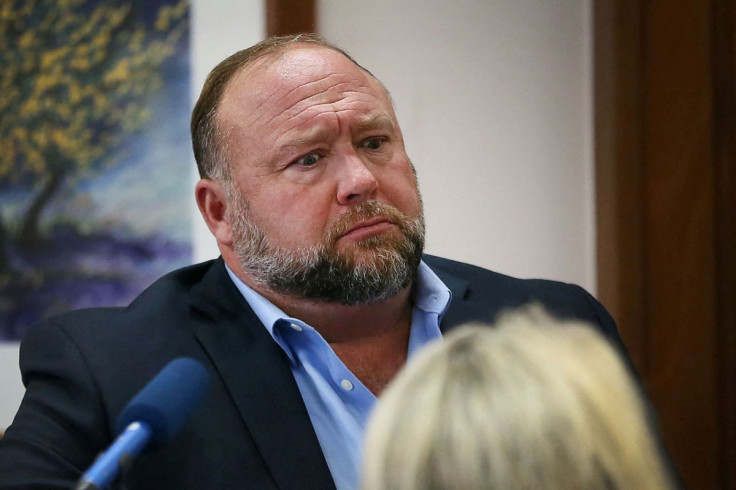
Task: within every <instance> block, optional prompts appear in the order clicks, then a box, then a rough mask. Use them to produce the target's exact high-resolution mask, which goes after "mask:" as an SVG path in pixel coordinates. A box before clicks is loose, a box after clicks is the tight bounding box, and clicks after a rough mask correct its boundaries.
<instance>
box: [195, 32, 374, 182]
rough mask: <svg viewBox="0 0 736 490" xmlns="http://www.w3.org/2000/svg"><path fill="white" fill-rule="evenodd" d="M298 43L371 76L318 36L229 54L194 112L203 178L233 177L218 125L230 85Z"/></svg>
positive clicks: (279, 39)
mask: <svg viewBox="0 0 736 490" xmlns="http://www.w3.org/2000/svg"><path fill="white" fill-rule="evenodd" d="M297 43H304V44H316V45H318V46H322V47H325V48H328V49H332V50H334V51H337V52H339V53H341V54H343V55H344V56H346V57H347V58H348V59H349V60H350V61H352V62H353V63H355V64H356V65H357V66H358V67H359V68H361V69H362V70H365V71H366V72H367V73H369V74H370V72H369V71H368V70H366V69H365V68H363V67H362V66H360V64H358V63H357V62H356V61H355V60H354V59H353V58H352V57H351V56H350V55H348V54H347V53H346V52H345V51H343V50H342V49H340V48H338V47H337V46H335V45H333V44H330V43H329V42H328V41H327V40H325V39H324V38H322V37H320V36H318V35H317V34H293V35H288V36H274V37H269V38H268V39H265V40H263V41H261V42H259V43H258V44H255V45H253V46H251V47H249V48H246V49H243V50H241V51H238V52H237V53H234V54H232V55H230V56H229V57H227V58H226V59H225V60H223V61H222V62H220V63H219V64H218V65H217V66H216V67H215V68H213V69H212V71H211V72H210V73H209V75H208V76H207V80H205V82H204V86H203V87H202V92H201V93H200V95H199V99H198V100H197V103H196V104H195V106H194V110H193V111H192V121H191V132H192V148H193V150H194V159H195V160H196V162H197V170H198V171H199V176H200V177H201V178H203V179H224V180H227V179H228V178H229V175H230V171H229V168H228V165H227V158H226V152H225V151H224V149H225V141H222V140H221V135H220V133H219V128H218V124H217V109H218V106H219V104H220V100H222V95H223V93H224V92H225V88H226V87H227V85H228V82H230V80H232V78H233V76H234V75H235V74H237V73H239V72H240V71H241V70H243V69H244V68H245V67H247V66H248V65H250V64H252V63H253V62H254V61H256V60H257V59H260V58H262V57H264V56H269V55H273V54H276V53H279V52H282V51H285V50H286V49H287V48H288V47H289V46H291V45H293V44H297ZM371 76H372V75H371Z"/></svg>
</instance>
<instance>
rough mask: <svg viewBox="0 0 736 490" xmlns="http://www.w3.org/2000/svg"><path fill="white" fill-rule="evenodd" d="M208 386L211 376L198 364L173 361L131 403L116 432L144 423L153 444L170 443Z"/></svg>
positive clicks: (193, 361)
mask: <svg viewBox="0 0 736 490" xmlns="http://www.w3.org/2000/svg"><path fill="white" fill-rule="evenodd" d="M209 386H210V377H209V374H207V370H206V369H205V368H204V366H202V364H201V363H200V362H199V361H195V360H194V359H191V358H188V357H180V358H178V359H174V360H173V361H171V362H170V363H168V364H167V365H166V366H165V367H164V368H163V369H162V370H161V372H160V373H158V374H157V375H156V377H155V378H153V380H151V382H150V383H148V384H147V385H146V386H145V387H144V388H143V389H142V390H141V391H140V392H138V394H137V395H136V396H135V397H134V398H133V399H132V400H131V401H130V402H128V404H127V405H126V406H125V408H124V409H123V411H122V412H121V413H120V415H119V416H118V419H117V422H116V424H115V430H116V432H117V433H118V434H119V433H121V432H122V431H124V430H125V428H126V427H127V426H128V425H129V424H131V423H132V422H144V423H146V424H147V425H148V426H149V427H150V429H151V442H152V443H153V444H162V443H164V442H167V441H168V440H170V439H171V438H172V437H173V436H174V434H175V433H176V432H177V431H178V430H179V429H180V428H181V426H182V425H184V422H185V421H186V419H187V418H188V417H189V416H190V415H191V414H192V413H193V412H194V409H195V408H196V407H197V405H198V404H199V402H200V401H201V400H202V398H203V397H204V395H205V393H206V392H207V390H208V389H209Z"/></svg>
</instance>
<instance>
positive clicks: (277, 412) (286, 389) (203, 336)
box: [192, 259, 335, 489]
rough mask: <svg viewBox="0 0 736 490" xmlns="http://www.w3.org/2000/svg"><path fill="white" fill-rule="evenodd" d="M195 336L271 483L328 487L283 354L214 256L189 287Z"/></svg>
mask: <svg viewBox="0 0 736 490" xmlns="http://www.w3.org/2000/svg"><path fill="white" fill-rule="evenodd" d="M192 308H194V309H195V310H196V311H198V312H199V313H200V314H203V315H205V316H206V317H207V318H208V319H209V321H206V322H202V325H201V326H200V327H199V328H198V329H197V330H196V332H195V335H196V337H197V339H198V340H199V342H200V343H201V345H202V346H203V347H204V349H205V350H206V351H207V353H208V355H209V356H210V358H211V360H212V363H213V364H214V366H215V369H216V370H217V372H218V373H219V375H220V377H221V379H222V381H223V383H224V384H225V386H226V388H227V390H228V391H229V393H230V395H231V397H232V400H233V403H234V404H235V406H236V407H237V410H238V412H239V413H240V416H241V418H242V419H243V422H244V423H245V425H246V426H247V428H248V431H249V432H250V434H251V436H252V437H253V440H254V442H255V444H256V445H257V446H258V448H259V450H260V452H261V455H262V457H263V460H264V461H265V463H266V465H267V466H268V468H269V470H270V472H271V475H272V476H273V478H274V480H275V481H276V483H277V485H278V487H279V488H283V489H290V488H294V489H296V488H325V489H329V488H335V485H334V482H333V480H332V476H331V474H330V472H329V469H328V467H327V463H326V461H325V458H324V456H323V453H322V449H321V447H320V445H319V441H318V440H317V436H316V434H315V432H314V428H313V427H312V424H311V421H310V419H309V414H308V413H307V409H306V407H305V405H304V401H303V400H302V397H301V393H300V392H299V387H298V386H297V384H296V381H295V380H294V376H293V375H292V373H291V369H290V367H289V360H288V358H287V357H286V354H284V352H283V351H282V350H281V348H280V347H279V346H278V345H277V344H276V342H274V341H273V339H272V338H271V337H270V335H269V334H268V332H267V330H266V329H265V328H264V326H263V325H262V324H261V322H260V321H259V320H258V317H256V315H255V314H254V313H253V311H252V310H251V308H250V306H249V305H248V303H247V302H246V301H245V299H244V298H243V297H242V295H241V294H240V292H239V291H238V290H237V288H235V285H234V284H232V281H231V280H230V278H229V277H228V276H227V272H226V270H225V267H224V263H223V262H222V259H220V260H218V261H216V262H215V264H214V265H213V266H212V267H211V269H210V270H209V272H208V273H207V275H206V276H205V277H204V279H203V280H202V282H201V283H200V284H198V285H197V286H196V287H195V288H193V290H192Z"/></svg>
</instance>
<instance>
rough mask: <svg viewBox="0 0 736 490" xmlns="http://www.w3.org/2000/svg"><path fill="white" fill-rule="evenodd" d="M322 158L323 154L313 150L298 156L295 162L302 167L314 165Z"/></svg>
mask: <svg viewBox="0 0 736 490" xmlns="http://www.w3.org/2000/svg"><path fill="white" fill-rule="evenodd" d="M321 159H322V156H321V155H320V154H319V153H315V152H312V153H307V154H306V155H304V156H301V157H299V158H297V159H296V160H294V163H295V164H296V165H299V166H301V167H314V166H315V165H317V162H318V161H319V160H321Z"/></svg>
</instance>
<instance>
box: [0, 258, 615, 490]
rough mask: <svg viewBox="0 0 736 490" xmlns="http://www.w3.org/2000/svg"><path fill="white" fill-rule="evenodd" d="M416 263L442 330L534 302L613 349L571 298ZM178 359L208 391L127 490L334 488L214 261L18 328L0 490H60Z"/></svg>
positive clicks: (261, 340)
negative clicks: (120, 298)
mask: <svg viewBox="0 0 736 490" xmlns="http://www.w3.org/2000/svg"><path fill="white" fill-rule="evenodd" d="M424 260H425V262H426V263H427V264H428V265H429V266H430V267H431V268H432V270H434V271H435V273H436V274H437V275H438V276H439V277H440V278H441V279H442V281H444V283H445V284H446V285H447V286H448V287H449V288H450V289H451V290H452V297H453V299H452V303H451V305H450V307H449V309H448V311H447V312H446V314H445V316H444V318H443V320H442V324H441V329H442V331H443V332H447V331H449V330H451V329H453V328H455V327H457V326H458V325H461V324H463V323H465V322H467V321H484V322H492V321H493V320H494V318H495V317H496V315H497V314H498V313H499V312H500V311H501V310H503V309H506V308H512V307H516V306H520V305H523V304H526V303H529V302H531V301H536V302H539V303H541V304H542V305H544V306H546V307H547V308H548V309H549V310H551V311H552V312H554V313H555V314H557V315H560V316H564V317H574V318H579V319H583V320H587V321H589V322H591V323H593V324H594V325H596V326H597V327H598V328H599V329H600V330H601V331H602V332H603V333H604V334H605V335H606V336H607V337H608V338H610V339H611V340H612V342H613V343H614V344H615V345H616V346H617V347H619V348H622V347H621V341H620V339H619V336H618V333H617V331H616V327H615V324H614V322H613V320H612V319H611V317H610V316H609V315H608V313H607V312H606V311H605V309H604V308H603V307H602V306H601V305H600V304H599V303H598V302H597V301H596V300H595V299H593V297H591V296H590V295H589V294H588V293H586V292H585V291H584V290H583V289H581V288H580V287H577V286H573V285H568V284H563V283H559V282H553V281H544V280H520V279H514V278H511V277H508V276H504V275H501V274H497V273H494V272H490V271H487V270H484V269H481V268H478V267H475V266H471V265H467V264H462V263H459V262H454V261H450V260H446V259H440V258H437V257H431V256H425V258H424ZM180 356H189V357H193V358H195V359H198V360H200V361H201V362H202V363H203V364H204V365H205V366H206V367H207V369H208V370H209V371H210V374H211V377H212V380H213V383H212V389H211V391H210V393H209V394H208V396H207V398H206V400H205V402H204V403H203V404H202V406H201V407H200V408H199V409H198V410H197V412H196V413H195V414H194V416H193V417H192V419H191V420H189V421H188V423H187V424H186V425H185V427H184V429H183V430H182V431H181V432H180V433H179V434H178V435H177V436H176V437H175V439H174V440H173V441H172V442H171V443H169V444H168V445H166V446H165V447H164V448H162V449H161V450H159V451H156V452H150V453H146V454H143V455H141V456H140V457H139V458H138V459H137V460H136V461H135V462H134V464H133V466H132V468H131V469H130V471H129V472H128V473H127V475H126V477H125V479H124V482H125V484H126V486H128V487H130V488H135V489H138V488H141V489H142V488H152V489H153V488H155V489H182V488H213V489H214V488H217V489H224V488H238V489H242V488H257V489H261V488H264V489H265V488H281V489H329V488H334V483H333V481H332V477H331V475H330V472H329V470H328V468H327V464H326V462H325V459H324V456H323V455H322V451H321V449H320V446H319V443H318V441H317V437H316V435H315V432H314V429H313V428H312V425H311V423H310V420H309V416H308V414H307V410H306V408H305V406H304V402H303V401H302V398H301V395H300V393H299V389H298V387H297V384H296V382H295V381H294V377H293V376H292V374H291V371H290V368H289V364H288V360H287V358H286V356H285V354H284V353H283V351H282V350H281V349H280V348H279V347H278V346H277V344H276V343H275V342H273V340H272V339H271V338H270V336H269V334H268V332H267V331H266V329H265V328H264V327H263V325H262V324H261V323H260V321H259V320H258V318H257V317H256V316H255V314H254V313H253V311H252V310H251V308H250V307H249V306H248V304H247V302H246V301H245V300H244V299H243V297H242V296H241V294H240V293H239V292H238V290H237V289H236V288H235V286H234V285H233V283H232V281H231V280H230V279H229V277H228V276H227V273H226V270H225V267H224V263H223V262H222V259H218V260H215V261H211V262H207V263H203V264H198V265H194V266H191V267H188V268H184V269H180V270H178V271H174V272H172V273H171V274H168V275H167V276H164V277H163V278H161V279H160V280H158V281H157V282H156V283H154V284H153V285H152V286H151V287H150V288H148V289H147V290H146V291H145V292H143V293H142V294H141V295H140V296H139V297H138V298H137V299H136V300H135V301H134V302H133V303H132V304H131V305H130V306H128V307H126V308H97V309H90V310H80V311H74V312H71V313H68V314H65V315H63V316H59V317H56V318H52V319H50V320H48V321H45V322H42V323H41V324H39V325H37V326H35V327H34V328H32V329H31V331H30V332H29V334H28V335H27V336H26V338H25V340H24V341H23V344H22V346H21V358H20V364H21V371H22V375H23V382H24V384H25V385H26V394H25V397H24V399H23V402H22V405H21V407H20V409H19V411H18V414H17V416H16V418H15V420H14V422H13V424H12V425H11V426H10V427H9V428H8V430H7V431H6V434H5V439H3V440H2V441H0V488H34V487H35V488H69V487H70V486H71V485H72V484H73V483H74V482H75V481H76V480H77V479H78V478H79V476H80V474H81V472H83V471H84V470H85V469H86V468H87V467H88V466H89V465H90V464H91V463H92V461H93V460H94V458H95V456H96V455H97V454H98V453H99V452H100V451H102V450H103V449H104V448H105V447H107V446H108V445H109V444H110V443H111V441H112V440H113V438H114V435H115V434H114V424H115V419H116V417H117V415H118V413H119V412H120V411H121V410H122V408H123V407H124V406H125V404H126V403H127V402H128V401H129V400H130V398H131V397H133V396H134V395H135V394H136V393H137V392H138V391H139V390H140V389H141V388H142V387H143V386H144V385H145V384H146V383H147V382H148V381H149V380H150V379H151V378H152V377H153V376H155V375H156V373H157V372H158V371H159V370H160V369H161V368H162V367H163V366H164V365H166V364H167V363H168V362H169V361H170V360H172V359H174V358H176V357H180Z"/></svg>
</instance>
